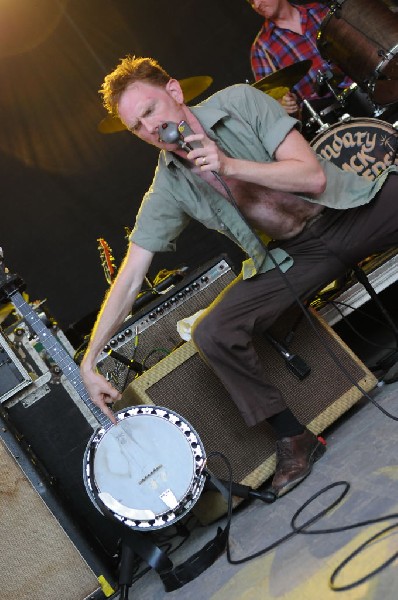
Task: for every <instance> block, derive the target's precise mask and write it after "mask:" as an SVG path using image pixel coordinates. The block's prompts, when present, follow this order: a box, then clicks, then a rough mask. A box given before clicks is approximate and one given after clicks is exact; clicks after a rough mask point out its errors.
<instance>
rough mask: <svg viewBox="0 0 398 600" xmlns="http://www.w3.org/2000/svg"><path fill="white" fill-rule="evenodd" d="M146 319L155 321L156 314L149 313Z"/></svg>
mask: <svg viewBox="0 0 398 600" xmlns="http://www.w3.org/2000/svg"><path fill="white" fill-rule="evenodd" d="M148 317H149V318H150V319H156V314H155V313H153V312H152V313H149V315H148Z"/></svg>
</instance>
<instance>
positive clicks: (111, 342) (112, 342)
mask: <svg viewBox="0 0 398 600" xmlns="http://www.w3.org/2000/svg"><path fill="white" fill-rule="evenodd" d="M109 344H110V345H111V346H112V348H114V347H115V346H117V341H116V340H111V341H110V342H109Z"/></svg>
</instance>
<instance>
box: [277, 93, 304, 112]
mask: <svg viewBox="0 0 398 600" xmlns="http://www.w3.org/2000/svg"><path fill="white" fill-rule="evenodd" d="M279 103H280V104H281V105H282V106H283V108H284V109H285V111H286V112H287V113H288V114H289V115H297V114H298V112H299V110H300V108H299V105H298V103H297V96H296V95H295V94H293V93H292V92H288V93H287V94H285V95H284V96H283V98H281V99H280V100H279Z"/></svg>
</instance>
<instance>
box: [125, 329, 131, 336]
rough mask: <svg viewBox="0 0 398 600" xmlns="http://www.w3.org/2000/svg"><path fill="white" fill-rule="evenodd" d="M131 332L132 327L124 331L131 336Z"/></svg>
mask: <svg viewBox="0 0 398 600" xmlns="http://www.w3.org/2000/svg"><path fill="white" fill-rule="evenodd" d="M131 334H132V331H131V329H126V330H125V331H124V335H127V336H129V335H131Z"/></svg>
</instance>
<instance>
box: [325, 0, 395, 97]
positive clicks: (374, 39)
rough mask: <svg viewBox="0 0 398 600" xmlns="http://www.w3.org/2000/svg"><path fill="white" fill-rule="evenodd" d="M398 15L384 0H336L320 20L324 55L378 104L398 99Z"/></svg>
mask: <svg viewBox="0 0 398 600" xmlns="http://www.w3.org/2000/svg"><path fill="white" fill-rule="evenodd" d="M397 39H398V16H397V15H396V14H395V13H394V12H392V11H391V10H390V9H389V8H388V7H387V6H386V4H384V3H383V2H371V1H370V0H336V1H335V2H334V3H332V5H331V8H330V11H329V12H328V14H327V15H326V17H325V18H324V20H323V21H322V23H321V26H320V28H319V31H318V35H317V46H318V50H319V52H320V54H321V56H322V57H323V58H324V59H325V60H328V61H330V62H332V63H334V64H336V65H338V66H339V67H340V69H341V70H342V71H343V72H344V73H346V74H347V75H348V76H350V77H351V78H352V79H353V80H354V81H355V82H356V83H358V85H359V86H360V87H361V88H362V89H363V90H364V91H365V92H367V93H368V94H369V98H370V100H371V101H372V102H375V103H377V104H379V105H382V106H384V105H387V104H393V103H394V102H397V101H398V56H397V55H398V47H397Z"/></svg>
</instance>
